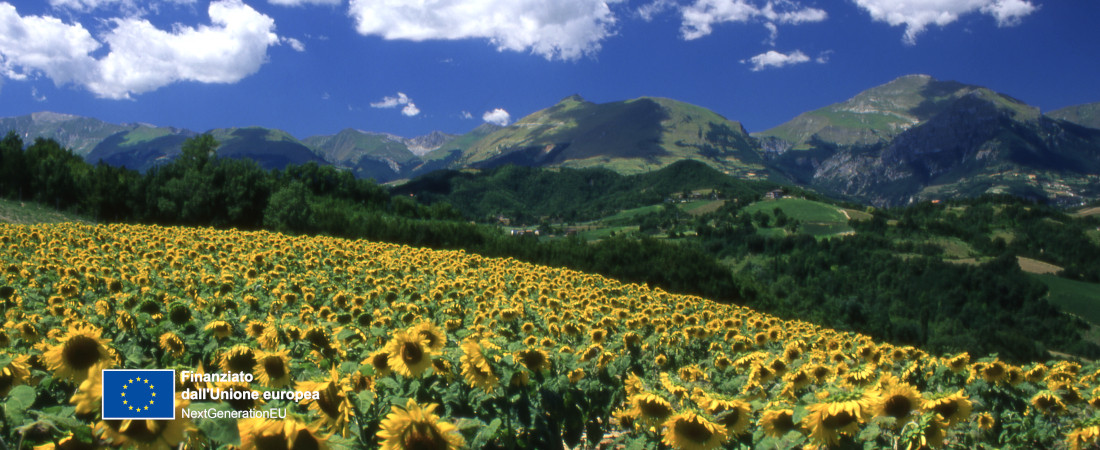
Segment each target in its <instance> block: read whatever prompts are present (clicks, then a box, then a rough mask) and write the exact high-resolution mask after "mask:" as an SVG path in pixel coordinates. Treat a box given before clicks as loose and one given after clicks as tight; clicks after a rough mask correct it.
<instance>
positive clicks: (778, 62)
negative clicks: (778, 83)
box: [741, 50, 821, 72]
mask: <svg viewBox="0 0 1100 450" xmlns="http://www.w3.org/2000/svg"><path fill="white" fill-rule="evenodd" d="M808 61H810V57H809V56H806V54H805V53H802V51H800V50H795V51H793V52H791V53H787V54H784V53H779V52H777V51H775V50H769V51H768V52H766V53H761V54H759V55H756V56H753V57H752V58H749V60H748V61H744V60H742V61H741V63H742V64H745V63H750V62H751V63H752V71H753V72H759V71H761V70H764V69H767V68H769V67H776V68H779V67H783V66H789V65H792V64H801V63H804V62H808ZM819 62H821V61H819Z"/></svg>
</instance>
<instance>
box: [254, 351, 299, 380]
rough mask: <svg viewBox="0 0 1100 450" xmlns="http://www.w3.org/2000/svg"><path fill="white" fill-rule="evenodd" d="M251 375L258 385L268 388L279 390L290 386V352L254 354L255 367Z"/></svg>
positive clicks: (260, 352)
mask: <svg viewBox="0 0 1100 450" xmlns="http://www.w3.org/2000/svg"><path fill="white" fill-rule="evenodd" d="M252 373H255V374H256V378H257V379H258V380H259V382H260V384H262V385H264V386H267V387H270V388H280V387H283V386H287V385H289V384H290V351H289V350H281V351H277V352H265V351H258V352H256V365H255V366H253V368H252Z"/></svg>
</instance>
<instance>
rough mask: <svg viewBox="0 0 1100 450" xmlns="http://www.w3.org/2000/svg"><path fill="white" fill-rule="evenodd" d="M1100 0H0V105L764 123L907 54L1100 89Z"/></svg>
mask: <svg viewBox="0 0 1100 450" xmlns="http://www.w3.org/2000/svg"><path fill="white" fill-rule="evenodd" d="M1097 17H1100V2H1096V1H1093V0H1060V1H1052V0H957V1H945V0H906V1H901V0H830V1H825V0H817V1H813V0H680V1H676V0H634V1H628V0H618V1H614V0H612V1H607V0H419V1H397V0H217V1H207V0H48V1H41V0H34V1H23V0H20V1H10V0H8V1H3V0H0V116H14V115H22V114H28V113H31V112H36V111H43V110H49V111H55V112H62V113H69V114H77V115H84V116H92V117H97V118H100V119H103V120H107V121H110V122H116V123H118V122H146V123H152V124H155V125H161V126H176V127H182V128H190V129H193V130H197V131H204V130H208V129H211V128H218V127H230V126H252V125H257V126H265V127H272V128H281V129H284V130H286V131H288V132H290V133H291V134H293V135H295V136H297V137H299V138H304V137H307V136H310V135H314V134H332V133H335V132H337V131H339V130H341V129H343V128H349V127H350V128H358V129H363V130H369V131H384V132H390V133H394V134H398V135H402V136H415V135H420V134H426V133H428V132H430V131H433V130H441V131H445V132H449V133H463V132H466V131H469V130H471V129H473V128H474V127H476V126H477V125H479V124H481V123H483V122H484V121H494V122H497V123H505V122H506V121H514V120H517V119H519V118H521V117H523V116H525V115H527V114H530V113H532V112H534V111H536V110H538V109H541V108H545V107H548V106H550V105H552V104H554V103H555V102H557V101H558V100H560V99H561V98H563V97H566V96H569V95H572V94H580V95H581V96H583V97H585V98H586V99H588V100H591V101H594V102H607V101H616V100H625V99H630V98H636V97H640V96H660V97H670V98H674V99H677V100H681V101H686V102H689V103H694V104H698V105H701V106H704V107H707V108H710V109H712V110H714V111H716V112H718V113H719V114H722V115H723V116H725V117H727V118H729V119H732V120H738V121H741V122H742V123H743V124H744V125H745V127H746V128H747V129H748V130H749V131H762V130H765V129H768V128H770V127H773V126H776V125H778V124H780V123H783V122H785V121H786V120H789V119H791V118H792V117H794V116H796V115H797V114H799V113H801V112H804V111H808V110H812V109H816V108H819V107H822V106H825V105H827V104H830V103H835V102H838V101H843V100H845V99H847V98H850V97H851V96H853V95H855V94H856V93H858V92H859V91H861V90H864V89H867V88H870V87H872V86H875V85H878V84H882V83H885V82H888V81H890V80H891V79H894V78H896V77H898V76H901V75H906V74H913V73H925V74H929V75H932V76H934V77H936V78H938V79H944V80H957V81H961V82H964V83H970V84H977V85H983V86H988V87H990V88H993V89H995V90H997V91H1000V92H1003V93H1005V94H1008V95H1011V96H1013V97H1016V98H1018V99H1020V100H1023V101H1025V102H1027V103H1029V104H1032V105H1035V106H1038V107H1040V108H1041V109H1043V110H1051V109H1055V108H1059V107H1063V106H1069V105H1073V104H1079V103H1087V102H1097V101H1100V83H1098V80H1100V78H1098V77H1097V74H1100V39H1098V37H1100V35H1098V34H1097V32H1096V31H1095V30H1096V28H1095V20H1096V18H1097Z"/></svg>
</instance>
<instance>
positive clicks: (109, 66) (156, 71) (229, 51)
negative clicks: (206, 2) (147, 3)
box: [0, 0, 279, 99]
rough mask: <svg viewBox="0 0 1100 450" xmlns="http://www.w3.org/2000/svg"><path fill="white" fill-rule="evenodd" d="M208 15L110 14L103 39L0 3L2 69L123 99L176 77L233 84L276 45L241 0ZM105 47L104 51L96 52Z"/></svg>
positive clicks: (226, 1)
mask: <svg viewBox="0 0 1100 450" xmlns="http://www.w3.org/2000/svg"><path fill="white" fill-rule="evenodd" d="M208 14H209V16H210V21H211V24H212V25H202V26H199V27H188V26H183V25H177V26H175V27H173V29H172V30H171V31H165V30H161V29H158V28H156V27H155V26H153V24H152V23H150V22H149V21H147V20H144V19H140V18H137V17H128V18H116V19H110V20H108V21H107V23H108V24H110V25H111V26H113V28H112V29H111V30H110V31H108V32H107V33H106V34H105V35H104V36H103V38H102V42H100V41H99V40H97V39H95V38H93V37H92V35H91V33H89V32H88V30H87V29H85V28H84V26H83V25H81V24H79V23H74V24H66V23H63V22H62V21H61V20H59V19H57V18H54V17H43V16H20V15H19V14H18V12H16V10H15V7H13V6H11V5H10V4H8V3H0V71H2V74H3V75H4V76H6V77H8V78H13V79H20V78H23V77H25V76H26V75H28V74H30V73H42V74H44V75H45V76H47V77H49V78H50V79H52V80H53V81H54V84H57V85H64V84H69V83H73V84H78V85H81V86H84V87H85V88H86V89H88V90H89V91H91V92H92V93H93V94H95V95H96V96H98V97H102V98H112V99H126V98H131V96H132V95H134V94H141V93H144V92H149V91H152V90H155V89H159V88H161V87H163V86H166V85H168V84H171V83H175V82H179V81H196V82H200V83H235V82H237V81H240V80H241V79H243V78H244V77H246V76H249V75H251V74H253V73H255V72H256V71H257V70H259V68H260V66H261V65H263V63H264V62H265V61H266V60H267V48H268V47H269V46H271V45H274V44H276V43H278V42H279V37H278V36H277V35H276V34H275V33H274V32H273V31H274V29H275V21H274V20H272V19H271V18H270V17H268V16H265V15H263V14H260V13H258V12H256V10H254V9H252V8H251V7H249V6H248V5H245V4H244V3H242V2H241V1H240V0H220V1H215V2H212V3H211V4H210V7H209V8H208ZM103 46H106V47H107V48H108V49H109V51H108V52H107V54H106V55H105V56H103V57H101V58H99V59H96V58H95V57H93V56H92V53H93V52H96V51H97V50H99V49H101V47H103Z"/></svg>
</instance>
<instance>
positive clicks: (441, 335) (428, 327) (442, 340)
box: [409, 322, 447, 352]
mask: <svg viewBox="0 0 1100 450" xmlns="http://www.w3.org/2000/svg"><path fill="white" fill-rule="evenodd" d="M409 332H410V333H412V334H414V335H416V336H420V338H421V339H426V340H427V341H428V347H430V348H431V349H432V351H433V352H438V351H440V350H443V347H445V346H447V333H446V332H444V331H443V330H442V329H441V328H439V327H437V326H435V325H434V324H432V323H431V322H421V323H420V324H419V325H417V326H415V327H412V329H410V330H409Z"/></svg>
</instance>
